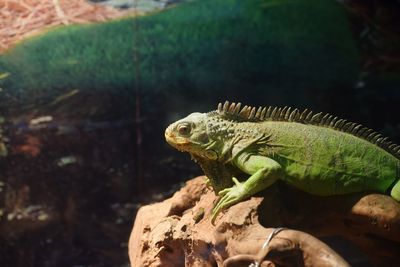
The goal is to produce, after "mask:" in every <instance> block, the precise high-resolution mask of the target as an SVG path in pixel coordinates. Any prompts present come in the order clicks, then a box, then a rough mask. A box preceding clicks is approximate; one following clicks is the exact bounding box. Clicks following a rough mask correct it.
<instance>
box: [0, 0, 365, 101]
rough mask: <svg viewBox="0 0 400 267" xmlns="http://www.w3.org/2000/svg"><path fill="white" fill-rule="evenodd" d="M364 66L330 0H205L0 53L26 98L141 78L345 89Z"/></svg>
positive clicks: (206, 87)
mask: <svg viewBox="0 0 400 267" xmlns="http://www.w3.org/2000/svg"><path fill="white" fill-rule="evenodd" d="M135 53H136V54H135ZM135 64H138V65H139V66H138V69H139V72H140V76H138V72H137V71H136V70H135ZM358 67H359V66H358V52H357V50H356V47H355V43H354V40H353V38H352V34H351V32H350V29H349V25H348V22H347V19H346V15H345V12H344V10H343V8H342V7H341V6H339V4H337V3H336V2H334V1H331V0H297V1H293V0H282V1H266V0H247V1H239V0H218V1H215V0H212V1H211V0H202V1H195V2H190V3H186V4H182V5H179V6H177V7H175V8H171V9H169V10H165V11H162V12H159V13H154V14H151V15H147V16H143V17H140V18H127V19H122V20H118V21H113V22H108V23H103V24H95V25H86V26H70V27H62V28H59V29H55V30H52V31H50V32H48V33H46V34H43V35H40V36H37V37H34V38H31V39H29V40H27V41H24V42H22V43H20V44H19V45H17V47H15V48H14V49H11V50H10V51H8V52H7V53H6V54H4V55H2V56H1V57H0V72H1V73H8V74H9V76H8V77H6V78H4V79H2V80H0V85H1V87H2V88H3V89H4V90H5V91H6V92H7V93H9V94H12V95H15V96H19V97H26V96H27V97H28V98H30V99H32V98H48V97H51V96H54V95H58V94H60V93H62V92H63V91H65V90H70V89H80V90H86V91H89V92H102V91H113V93H120V94H121V95H122V96H123V97H128V98H130V97H134V94H133V93H132V91H133V89H134V87H135V82H136V84H139V85H140V87H141V89H142V90H143V91H144V94H145V95H146V94H148V93H149V94H151V93H160V94H161V95H162V94H166V93H168V94H171V93H179V94H180V93H183V94H187V95H188V96H193V95H195V96H198V97H201V96H204V98H206V97H212V98H216V96H221V97H222V96H225V97H229V98H232V97H233V98H235V97H236V96H239V97H240V96H241V95H243V91H246V94H248V93H254V94H259V93H263V92H267V91H268V92H272V94H275V95H276V94H277V95H279V93H278V92H277V91H282V90H283V91H284V90H297V91H298V92H301V91H306V92H318V91H321V90H322V91H329V90H332V89H335V88H344V87H345V88H346V87H347V88H349V87H351V86H352V85H353V83H354V82H355V80H356V79H357V77H358V76H357V75H358V73H359V69H358ZM138 77H139V78H138ZM138 79H140V80H139V81H138ZM135 80H136V81H135ZM137 82H138V83H137ZM268 95H269V94H267V96H268ZM264 102H266V101H264Z"/></svg>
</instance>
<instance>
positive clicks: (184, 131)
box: [178, 123, 190, 135]
mask: <svg viewBox="0 0 400 267" xmlns="http://www.w3.org/2000/svg"><path fill="white" fill-rule="evenodd" d="M178 133H179V134H180V135H188V134H190V125H189V124H187V123H184V124H180V125H178Z"/></svg>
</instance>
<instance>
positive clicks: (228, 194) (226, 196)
mask: <svg viewBox="0 0 400 267" xmlns="http://www.w3.org/2000/svg"><path fill="white" fill-rule="evenodd" d="M232 181H233V182H234V183H235V185H234V186H232V187H230V188H226V189H224V190H221V191H219V193H218V195H219V196H221V197H222V198H221V199H220V200H218V203H217V204H216V205H215V207H214V209H213V210H212V215H211V223H212V224H214V221H215V218H216V217H217V215H218V214H219V213H220V212H221V211H222V210H224V209H226V208H229V207H230V206H232V205H234V204H236V203H238V202H240V201H241V200H243V199H244V198H245V197H246V196H247V190H246V186H245V185H244V183H241V182H239V181H238V180H237V179H236V178H235V177H233V178H232Z"/></svg>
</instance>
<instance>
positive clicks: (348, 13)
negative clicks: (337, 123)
mask: <svg viewBox="0 0 400 267" xmlns="http://www.w3.org/2000/svg"><path fill="white" fill-rule="evenodd" d="M225 100H230V101H236V102H242V103H243V104H248V105H253V106H257V105H273V106H275V105H277V106H286V105H287V106H293V107H298V108H301V109H304V108H308V109H312V110H315V111H323V112H329V113H332V114H334V115H336V116H339V117H342V118H346V119H347V120H350V121H354V122H358V123H362V124H364V125H365V126H368V127H370V128H373V129H375V130H377V131H379V132H381V133H383V134H384V135H386V136H388V137H390V138H391V139H392V140H393V141H396V142H397V143H399V142H400V119H399V110H400V105H399V103H400V1H398V0H380V1H378V0H363V1H361V0H360V1H358V0H337V1H335V0H192V1H189V0H187V1H185V0H125V1H124V0H120V1H119V0H107V1H101V0H97V1H84V0H69V1H67V0H0V128H1V140H0V141H1V142H0V155H1V158H0V168H1V169H0V170H1V171H0V265H1V266H16V267H20V266H21V267H22V266H24V267H29V266H40V267H42V266H43V267H49V266H60V267H62V266H76V267H78V266H79V267H81V266H82V267H83V266H85V267H86V266H87V267H89V266H99V267H102V266H118V267H123V266H129V260H128V255H127V241H128V238H129V234H130V230H131V227H132V224H133V220H134V218H135V213H136V211H137V209H138V208H139V207H140V206H141V205H143V204H148V203H152V202H155V201H159V200H162V199H164V198H166V197H169V196H170V195H171V194H173V192H175V191H176V190H177V189H178V188H179V187H180V186H181V185H182V183H183V182H184V181H186V180H188V179H190V178H192V177H195V176H197V175H200V174H201V171H200V169H199V168H198V167H197V165H196V164H194V163H193V162H191V161H190V158H189V155H184V154H183V153H179V152H177V151H175V150H174V149H172V148H170V147H169V146H168V145H167V144H166V143H165V141H164V129H165V128H166V126H168V124H170V123H172V122H173V121H175V120H177V119H179V118H181V117H183V116H186V115H187V114H188V113H190V112H193V111H198V112H208V111H210V110H213V109H215V108H216V107H217V104H218V102H222V101H225Z"/></svg>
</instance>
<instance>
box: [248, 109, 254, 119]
mask: <svg viewBox="0 0 400 267" xmlns="http://www.w3.org/2000/svg"><path fill="white" fill-rule="evenodd" d="M254 115H256V108H254V107H253V108H252V109H251V110H250V115H249V119H253V118H254Z"/></svg>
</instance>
